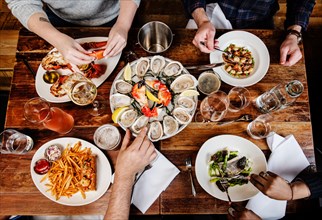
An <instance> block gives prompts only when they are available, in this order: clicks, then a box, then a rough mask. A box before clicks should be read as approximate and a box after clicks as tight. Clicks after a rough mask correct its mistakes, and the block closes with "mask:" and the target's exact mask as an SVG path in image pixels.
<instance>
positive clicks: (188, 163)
mask: <svg viewBox="0 0 322 220" xmlns="http://www.w3.org/2000/svg"><path fill="white" fill-rule="evenodd" d="M191 166H192V165H191V158H190V157H188V158H187V159H186V168H187V169H188V171H189V175H190V183H191V189H192V195H193V196H196V195H197V193H196V189H195V186H194V184H193V180H192V171H191Z"/></svg>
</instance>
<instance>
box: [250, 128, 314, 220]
mask: <svg viewBox="0 0 322 220" xmlns="http://www.w3.org/2000/svg"><path fill="white" fill-rule="evenodd" d="M266 141H267V145H268V147H269V148H270V149H271V151H272V153H271V155H270V157H269V159H268V162H267V165H268V170H269V171H272V172H273V173H276V174H277V175H279V176H281V177H283V178H284V179H286V180H287V181H289V182H291V181H292V180H293V179H294V178H295V177H296V176H297V175H298V174H299V173H300V172H301V171H302V170H303V169H305V168H306V167H307V166H308V165H310V163H309V162H308V160H307V158H306V156H305V155H304V153H303V151H302V149H301V147H300V145H299V144H298V143H297V141H296V139H295V138H294V136H293V135H288V136H287V137H285V138H283V137H281V136H280V135H278V134H276V133H273V134H272V135H269V136H268V137H267V139H266ZM286 203H287V201H281V200H275V199H271V198H269V197H267V196H266V195H264V194H263V193H261V192H259V193H258V194H257V195H256V196H254V197H253V198H251V199H250V200H249V201H248V203H247V205H246V208H247V209H251V210H252V211H253V212H254V213H256V214H257V215H258V216H260V217H261V218H262V219H269V220H270V219H280V218H282V217H284V216H285V210H286Z"/></svg>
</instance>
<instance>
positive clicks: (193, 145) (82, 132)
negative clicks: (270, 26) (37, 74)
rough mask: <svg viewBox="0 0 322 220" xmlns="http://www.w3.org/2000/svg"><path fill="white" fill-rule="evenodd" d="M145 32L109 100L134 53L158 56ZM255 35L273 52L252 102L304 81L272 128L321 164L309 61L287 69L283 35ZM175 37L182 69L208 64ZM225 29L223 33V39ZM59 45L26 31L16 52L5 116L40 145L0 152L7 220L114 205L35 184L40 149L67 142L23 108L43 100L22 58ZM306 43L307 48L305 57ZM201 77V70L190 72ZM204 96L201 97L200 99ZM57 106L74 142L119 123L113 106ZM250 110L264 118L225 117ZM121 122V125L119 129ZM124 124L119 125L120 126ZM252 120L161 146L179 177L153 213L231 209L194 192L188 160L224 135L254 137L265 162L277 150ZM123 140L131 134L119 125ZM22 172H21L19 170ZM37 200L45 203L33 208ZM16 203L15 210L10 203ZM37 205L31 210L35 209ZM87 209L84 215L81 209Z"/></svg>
mask: <svg viewBox="0 0 322 220" xmlns="http://www.w3.org/2000/svg"><path fill="white" fill-rule="evenodd" d="M60 30H61V31H62V32H65V33H66V34H68V35H70V36H72V37H73V38H82V37H91V36H106V35H107V34H108V32H109V30H110V29H109V28H62V29H60ZM137 31H138V29H132V30H131V31H130V33H129V42H128V46H127V47H126V48H125V49H124V51H123V55H122V56H121V59H120V61H119V63H118V64H117V66H116V68H115V70H114V71H113V72H112V74H111V75H110V76H109V77H108V79H107V80H106V81H105V82H104V83H103V84H102V85H101V86H100V87H99V88H98V93H99V94H100V95H102V96H103V97H105V99H106V100H107V102H108V103H109V91H110V88H111V85H112V82H113V81H114V79H115V77H116V75H117V74H118V73H119V71H120V70H121V69H122V68H123V67H124V66H125V59H124V54H125V53H126V52H127V51H129V50H132V51H134V52H135V53H136V54H137V55H138V57H144V56H151V55H150V54H148V53H147V52H145V51H144V50H143V49H142V48H140V47H139V45H138V44H137V42H136V41H137V40H136V36H137ZM246 31H249V32H251V33H253V34H255V35H256V36H258V37H259V38H261V39H262V41H263V42H264V43H265V45H266V46H267V48H268V51H269V53H270V66H269V69H268V72H267V74H266V75H265V77H264V78H263V79H262V80H261V81H260V82H258V83H256V84H255V85H252V86H250V87H249V90H250V93H251V99H252V100H253V99H254V98H255V97H257V96H258V95H260V94H262V93H263V92H264V91H267V90H268V89H270V88H272V87H273V86H275V85H276V84H277V83H279V82H282V81H289V80H292V79H298V80H300V81H301V82H303V84H304V92H303V94H302V95H301V96H300V97H299V98H298V100H297V101H296V102H295V103H294V104H293V105H292V106H290V107H288V108H287V109H284V110H281V111H278V112H275V113H273V116H274V122H273V123H272V127H273V130H274V131H276V132H277V133H279V134H281V135H283V136H286V135H288V134H293V135H294V136H295V138H296V139H297V140H298V142H299V144H300V145H301V147H302V149H303V151H304V153H305V155H306V156H307V158H308V160H309V161H310V163H312V164H314V163H315V160H314V150H313V140H312V127H311V118H310V108H309V99H308V85H307V79H306V69H305V61H304V58H302V60H301V61H300V62H298V63H297V64H296V65H294V66H292V67H282V66H281V65H279V64H278V63H279V45H280V43H281V41H282V39H283V37H284V33H283V32H280V31H273V30H246ZM173 32H174V34H175V36H174V40H173V43H172V45H171V47H170V49H169V50H167V51H166V52H164V53H162V56H164V57H167V58H170V59H172V60H177V61H180V62H181V63H182V64H183V65H195V64H207V63H209V55H208V54H203V53H201V52H200V51H199V50H198V49H197V48H195V47H194V45H193V44H192V42H191V41H192V39H193V36H194V34H195V30H185V29H180V28H179V29H174V30H173ZM225 32H226V31H224V30H218V36H220V35H222V34H223V33H225ZM52 48H53V47H52V46H51V45H49V44H48V43H47V42H45V41H44V40H42V39H41V38H39V37H37V36H36V35H34V34H33V33H31V32H29V31H27V30H25V29H22V30H21V31H20V34H19V41H18V47H17V54H16V55H17V62H16V65H15V68H14V77H13V81H12V89H11V93H10V98H9V102H8V110H7V116H6V124H5V127H6V128H15V129H17V130H20V131H22V132H23V133H26V134H28V135H30V136H31V137H32V138H33V140H35V146H34V149H33V150H32V151H30V152H28V153H27V154H26V155H21V156H14V155H1V156H0V196H1V200H0V206H1V209H0V215H11V214H23V215H27V214H28V215H44V214H46V215H47V214H52V215H55V214H60V215H61V214H69V215H70V214H103V213H104V212H105V210H106V208H107V203H108V199H109V195H110V190H111V188H109V190H108V192H107V193H106V194H105V195H104V196H103V197H102V198H101V199H99V200H98V201H96V202H94V203H92V204H90V205H87V206H85V208H84V209H83V208H82V209H79V207H66V206H62V205H59V204H56V203H54V202H52V201H50V200H48V199H47V198H46V197H44V196H42V195H41V193H40V192H39V191H38V190H37V188H36V187H35V186H34V184H33V182H32V180H31V176H30V172H29V169H30V164H29V163H30V161H31V158H32V156H33V155H34V153H35V152H36V150H37V149H38V148H39V147H40V146H41V145H42V144H44V143H46V142H47V141H49V140H52V139H54V138H58V137H63V136H66V135H59V134H57V133H55V132H52V131H50V130H47V129H44V128H43V127H41V126H37V125H35V124H31V123H29V122H27V121H26V120H25V119H24V117H23V105H24V103H25V102H26V100H28V99H30V98H33V97H36V96H38V94H37V92H36V91H35V80H34V78H33V76H32V75H31V74H30V72H29V71H28V69H27V68H26V66H25V65H24V63H23V62H22V58H23V57H25V58H27V59H28V61H29V62H30V64H31V67H32V68H33V69H34V70H35V71H36V70H37V69H38V66H39V65H40V62H41V60H42V58H43V57H44V56H45V55H46V54H47V53H48V52H49V51H50V50H51V49H52ZM303 49H304V48H303V46H302V45H301V50H302V52H303ZM191 74H193V75H195V76H196V77H198V75H199V74H200V72H191ZM231 88H232V86H230V85H228V84H226V83H224V82H223V83H222V87H221V90H223V91H225V92H228V91H229V90H230V89H231ZM203 97H204V96H202V95H201V96H200V97H199V100H201V99H202V98H203ZM52 106H58V107H60V108H62V109H63V110H65V111H66V112H68V113H70V114H72V115H73V116H74V119H75V127H74V128H73V130H72V131H71V132H70V133H68V134H67V136H70V137H77V138H81V139H84V140H87V141H89V142H91V143H93V133H94V131H95V129H96V128H97V127H98V126H100V125H102V124H106V123H110V124H114V123H113V122H112V120H111V110H110V107H109V106H108V108H107V112H106V113H105V114H103V115H102V116H97V117H92V116H90V115H89V114H88V113H87V112H86V107H84V108H81V107H77V106H76V105H75V104H73V103H72V102H67V103H52ZM246 112H247V113H249V114H251V115H252V116H253V117H256V116H257V115H259V114H260V113H259V112H258V111H257V110H256V109H255V107H254V106H253V105H252V104H251V105H249V106H248V107H247V108H246V109H244V110H243V112H239V113H229V114H227V116H226V118H225V120H229V119H233V118H236V117H238V116H239V115H240V114H243V113H246ZM114 125H116V124H114ZM116 126H117V127H119V126H118V125H116ZM246 126H247V123H233V124H230V125H225V126H220V127H219V126H218V125H217V124H216V123H196V122H192V123H190V124H189V125H188V126H187V127H186V128H185V129H184V130H183V131H182V132H180V133H179V134H177V135H176V136H174V137H172V138H168V139H166V140H162V141H160V142H158V143H156V144H157V148H158V149H159V150H160V151H161V153H163V154H164V155H165V156H166V157H167V158H168V159H169V160H170V161H171V162H172V163H173V164H174V165H176V166H177V167H178V168H179V169H180V171H181V172H180V174H179V175H178V176H177V177H176V178H175V179H174V180H173V181H172V182H171V184H170V185H169V187H168V188H167V189H166V190H165V191H164V192H163V193H162V194H161V196H160V197H159V198H158V200H157V201H156V202H155V203H154V204H153V206H152V207H151V208H150V209H148V212H147V213H146V214H164V215H169V214H223V213H226V212H227V208H228V204H227V202H224V201H221V200H218V199H215V198H213V197H211V196H210V195H208V194H207V193H206V192H205V191H204V190H203V189H202V188H201V187H200V185H199V184H198V183H197V180H196V179H195V177H194V181H195V184H196V188H197V192H198V195H197V197H196V198H193V197H192V195H191V188H190V183H189V182H188V176H187V175H188V174H187V172H185V168H184V160H183V158H186V157H187V156H188V155H192V156H193V165H194V163H195V157H196V155H197V153H198V150H199V149H200V147H201V146H202V144H203V143H204V142H205V141H206V140H207V139H209V138H210V137H213V136H216V135H220V134H227V133H228V134H234V135H238V136H241V137H244V138H247V139H249V140H251V141H252V142H253V143H255V144H256V145H257V146H258V147H259V148H260V149H262V150H263V152H264V154H265V156H266V157H268V156H269V154H270V151H269V150H268V147H267V145H266V142H265V140H253V139H251V138H249V137H248V135H247V133H246V131H245V129H246ZM119 130H120V131H121V133H122V135H124V131H123V130H122V129H121V128H120V127H119ZM104 153H105V154H106V156H107V158H108V160H109V161H110V163H111V164H112V169H113V167H114V164H115V160H116V158H117V151H110V152H104ZM17 168H18V169H17ZM35 200H38V203H41V204H43V206H42V207H41V208H40V207H39V206H35V207H34V206H33V207H31V206H30V205H28V204H33V203H34V202H35ZM12 202H15V204H17V205H16V206H9V205H8V204H11V203H12ZM29 206H30V207H29ZM303 208H305V204H302V202H292V203H289V204H288V208H287V211H288V212H290V213H294V212H297V211H300V210H302V209H303ZM80 210H81V211H80ZM131 214H133V215H140V214H141V213H140V212H139V211H138V210H137V209H136V208H135V207H131Z"/></svg>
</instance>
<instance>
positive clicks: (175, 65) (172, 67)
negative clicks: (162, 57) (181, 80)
mask: <svg viewBox="0 0 322 220" xmlns="http://www.w3.org/2000/svg"><path fill="white" fill-rule="evenodd" d="M182 70H183V66H182V64H181V63H180V62H178V61H172V62H170V63H168V64H167V65H166V66H165V67H164V71H163V72H164V74H165V75H166V76H177V75H179V74H180V73H181V72H182Z"/></svg>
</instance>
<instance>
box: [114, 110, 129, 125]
mask: <svg viewBox="0 0 322 220" xmlns="http://www.w3.org/2000/svg"><path fill="white" fill-rule="evenodd" d="M128 108H129V107H127V106H124V107H120V108H117V109H115V111H114V112H113V114H112V120H113V122H114V123H118V121H119V118H120V116H121V115H122V113H123V112H124V111H125V110H127V109H128Z"/></svg>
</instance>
